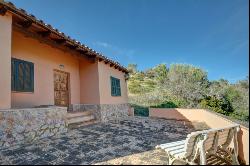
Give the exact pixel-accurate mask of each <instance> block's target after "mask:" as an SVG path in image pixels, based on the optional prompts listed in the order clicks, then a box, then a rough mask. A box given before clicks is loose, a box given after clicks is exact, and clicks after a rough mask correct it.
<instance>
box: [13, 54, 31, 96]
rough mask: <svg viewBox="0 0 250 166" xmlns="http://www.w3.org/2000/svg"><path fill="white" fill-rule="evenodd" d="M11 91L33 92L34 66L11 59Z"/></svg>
mask: <svg viewBox="0 0 250 166" xmlns="http://www.w3.org/2000/svg"><path fill="white" fill-rule="evenodd" d="M11 90H12V91H18V92H34V64H33V63H31V62H27V61H23V60H19V59H15V58H12V59H11Z"/></svg>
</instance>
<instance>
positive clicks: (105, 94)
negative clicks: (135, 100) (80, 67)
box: [98, 62, 128, 104]
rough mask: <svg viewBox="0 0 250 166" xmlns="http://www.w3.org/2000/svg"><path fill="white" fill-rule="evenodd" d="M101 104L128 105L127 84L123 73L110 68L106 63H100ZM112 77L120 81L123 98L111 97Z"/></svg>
mask: <svg viewBox="0 0 250 166" xmlns="http://www.w3.org/2000/svg"><path fill="white" fill-rule="evenodd" d="M98 70H99V89H100V104H124V103H128V95H127V83H126V81H125V77H124V74H125V73H123V72H121V71H119V70H117V69H115V68H114V67H110V66H109V65H107V64H105V63H104V62H99V63H98ZM110 76H113V77H115V78H118V79H120V83H121V96H111V84H110Z"/></svg>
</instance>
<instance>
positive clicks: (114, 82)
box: [110, 77, 121, 96]
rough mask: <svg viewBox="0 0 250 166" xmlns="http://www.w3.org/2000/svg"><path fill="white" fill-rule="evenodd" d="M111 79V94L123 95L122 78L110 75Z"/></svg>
mask: <svg viewBox="0 0 250 166" xmlns="http://www.w3.org/2000/svg"><path fill="white" fill-rule="evenodd" d="M110 80H111V96H121V86H120V80H119V79H117V78H114V77H110Z"/></svg>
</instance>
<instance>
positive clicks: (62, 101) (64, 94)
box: [54, 70, 69, 107]
mask: <svg viewBox="0 0 250 166" xmlns="http://www.w3.org/2000/svg"><path fill="white" fill-rule="evenodd" d="M54 93H55V105H57V106H65V107H68V106H69V73H66V72H63V71H60V70H54Z"/></svg>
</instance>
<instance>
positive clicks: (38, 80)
mask: <svg viewBox="0 0 250 166" xmlns="http://www.w3.org/2000/svg"><path fill="white" fill-rule="evenodd" d="M12 57H15V58H18V59H22V60H26V61H30V62H33V63H34V93H20V92H17V93H16V92H12V98H11V105H12V107H32V106H37V105H48V104H50V105H53V104H54V77H53V70H54V69H58V70H62V71H65V72H69V73H70V100H71V104H74V103H80V90H79V89H80V78H79V60H78V59H76V58H73V56H72V55H70V54H68V53H64V52H63V51H61V50H59V49H56V48H52V47H51V46H49V45H47V44H43V43H40V42H39V41H38V40H35V39H33V38H29V37H24V35H23V34H21V33H19V32H15V31H13V35H12ZM60 64H63V65H64V68H63V69H60V66H59V65H60Z"/></svg>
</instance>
